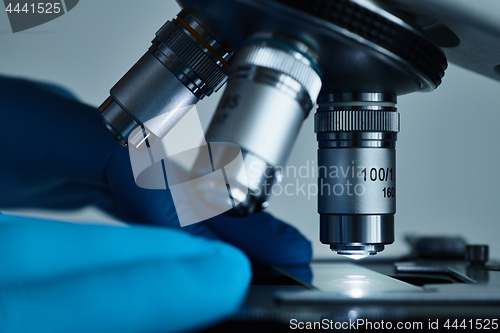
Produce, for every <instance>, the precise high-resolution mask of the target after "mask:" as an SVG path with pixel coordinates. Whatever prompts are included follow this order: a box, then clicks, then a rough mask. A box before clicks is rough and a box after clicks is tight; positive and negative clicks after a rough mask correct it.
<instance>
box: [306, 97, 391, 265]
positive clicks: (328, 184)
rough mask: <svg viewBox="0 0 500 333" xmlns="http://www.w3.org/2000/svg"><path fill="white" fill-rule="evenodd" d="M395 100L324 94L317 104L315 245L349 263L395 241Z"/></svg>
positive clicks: (381, 249) (372, 253) (380, 249)
mask: <svg viewBox="0 0 500 333" xmlns="http://www.w3.org/2000/svg"><path fill="white" fill-rule="evenodd" d="M399 127H400V120H399V113H398V112H397V110H396V96H395V95H391V94H382V93H345V94H341V93H339V94H325V95H321V96H320V97H319V100H318V112H317V113H316V115H315V131H316V133H317V137H318V144H319V150H318V168H319V169H318V174H319V179H318V188H319V198H318V212H319V214H320V240H321V242H322V243H325V244H330V248H331V249H332V250H333V251H336V252H337V253H338V254H340V255H346V256H349V257H351V258H354V259H359V258H363V257H366V256H368V255H374V254H377V252H381V251H383V250H384V246H385V245H386V244H392V243H393V242H394V214H395V213H396V149H395V148H396V140H397V133H398V132H399Z"/></svg>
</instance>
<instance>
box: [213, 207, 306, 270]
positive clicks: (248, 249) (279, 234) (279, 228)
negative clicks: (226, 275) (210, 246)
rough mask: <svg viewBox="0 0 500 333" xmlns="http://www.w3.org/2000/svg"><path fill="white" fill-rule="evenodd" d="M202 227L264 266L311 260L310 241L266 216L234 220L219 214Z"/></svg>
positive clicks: (296, 231) (304, 262)
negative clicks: (208, 228)
mask: <svg viewBox="0 0 500 333" xmlns="http://www.w3.org/2000/svg"><path fill="white" fill-rule="evenodd" d="M205 224H206V225H207V226H208V227H210V229H211V230H212V231H214V232H215V234H216V235H217V236H218V237H219V238H220V239H222V240H224V241H226V242H228V243H230V244H233V245H234V246H236V247H238V248H239V249H241V250H242V251H243V252H245V253H246V254H247V255H248V256H249V257H250V258H251V259H252V260H255V261H257V262H260V263H263V264H268V265H301V264H307V263H309V262H310V261H311V258H312V247H311V242H310V241H309V240H307V239H306V238H305V237H304V236H303V235H302V234H301V233H300V232H299V231H298V230H297V229H296V228H294V227H293V226H291V225H289V224H286V223H284V222H282V221H280V220H278V219H276V218H274V217H273V216H272V215H270V214H266V213H258V214H253V215H250V216H248V217H243V218H235V217H231V216H226V215H220V216H217V217H214V218H212V219H210V220H207V221H206V222H205Z"/></svg>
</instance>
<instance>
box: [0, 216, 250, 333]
mask: <svg viewBox="0 0 500 333" xmlns="http://www.w3.org/2000/svg"><path fill="white" fill-rule="evenodd" d="M0 243H1V244H3V246H2V251H1V253H0V318H2V320H0V331H1V332H171V331H180V330H187V329H195V328H200V327H203V326H205V325H207V324H210V323H213V322H215V321H217V320H221V319H222V318H224V317H226V316H228V315H229V314H231V313H232V312H234V311H235V310H236V309H237V308H238V307H239V306H240V304H241V302H242V300H243V298H244V296H245V293H246V290H247V286H248V283H249V280H250V275H251V272H250V265H249V263H248V260H247V259H246V257H245V256H244V255H243V254H242V253H241V252H240V251H238V250H236V249H235V248H233V247H231V246H229V245H226V244H224V243H221V242H213V241H207V240H204V239H202V238H194V237H192V236H190V235H188V234H186V233H183V232H180V231H175V230H171V229H158V228H148V227H128V228H121V227H110V226H95V225H76V224H67V223H61V222H53V221H43V220H35V219H27V218H19V217H10V216H0Z"/></svg>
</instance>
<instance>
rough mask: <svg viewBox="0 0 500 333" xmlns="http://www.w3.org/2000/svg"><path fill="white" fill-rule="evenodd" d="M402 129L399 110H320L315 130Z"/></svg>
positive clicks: (360, 130) (370, 130) (366, 130)
mask: <svg viewBox="0 0 500 333" xmlns="http://www.w3.org/2000/svg"><path fill="white" fill-rule="evenodd" d="M399 129H400V118H399V112H395V111H369V110H343V111H326V112H318V113H316V114H315V115H314V131H315V132H316V133H325V132H394V133H398V132H399Z"/></svg>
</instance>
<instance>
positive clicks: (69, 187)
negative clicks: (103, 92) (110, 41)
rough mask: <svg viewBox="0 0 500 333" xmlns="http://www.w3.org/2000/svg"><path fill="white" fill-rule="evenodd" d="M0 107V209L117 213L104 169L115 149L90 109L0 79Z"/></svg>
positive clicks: (42, 88) (49, 90) (53, 92)
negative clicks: (106, 209)
mask: <svg viewBox="0 0 500 333" xmlns="http://www.w3.org/2000/svg"><path fill="white" fill-rule="evenodd" d="M0 103H1V105H2V110H1V111H2V121H1V122H0V142H2V154H1V155H0V180H1V181H0V193H5V194H6V195H2V196H0V207H4V208H7V207H9V208H17V207H33V208H49V209H72V208H80V207H83V206H86V205H89V204H95V205H98V206H100V207H109V208H110V209H111V210H115V211H116V210H117V209H116V207H113V205H115V202H114V200H113V197H112V195H111V193H110V191H109V188H108V186H107V184H106V179H105V169H106V165H107V163H108V161H109V159H110V158H111V156H112V154H113V152H114V151H115V150H116V149H119V148H120V147H119V145H118V144H117V143H116V142H115V141H114V140H113V138H112V137H111V135H110V134H109V133H108V131H107V130H106V128H105V127H104V126H103V125H102V121H101V119H100V117H99V115H98V113H97V111H96V110H95V108H92V107H89V106H87V105H84V104H82V103H80V102H78V101H76V100H74V98H72V97H71V96H70V95H69V93H66V92H64V91H63V90H62V89H56V88H54V87H48V86H46V85H43V84H38V83H35V82H31V81H27V80H20V79H10V78H5V77H1V76H0ZM81 187H86V188H87V189H88V188H93V189H94V191H90V192H89V191H81V190H80V189H81Z"/></svg>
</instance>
